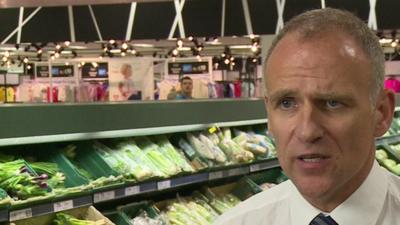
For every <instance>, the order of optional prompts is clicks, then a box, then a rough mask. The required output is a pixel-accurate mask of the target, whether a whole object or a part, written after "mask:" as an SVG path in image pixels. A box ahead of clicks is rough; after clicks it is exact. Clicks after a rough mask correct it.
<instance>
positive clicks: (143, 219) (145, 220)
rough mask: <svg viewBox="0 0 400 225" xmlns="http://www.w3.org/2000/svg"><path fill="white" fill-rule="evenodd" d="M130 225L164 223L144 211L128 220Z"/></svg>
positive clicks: (158, 224)
mask: <svg viewBox="0 0 400 225" xmlns="http://www.w3.org/2000/svg"><path fill="white" fill-rule="evenodd" d="M130 223H131V224H132V225H164V222H163V221H162V220H161V219H160V218H150V217H149V216H148V215H147V213H146V211H143V212H141V213H139V215H138V216H136V217H135V218H133V219H131V220H130Z"/></svg>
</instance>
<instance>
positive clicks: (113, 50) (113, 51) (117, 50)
mask: <svg viewBox="0 0 400 225" xmlns="http://www.w3.org/2000/svg"><path fill="white" fill-rule="evenodd" d="M110 52H111V53H121V49H111V50H110Z"/></svg>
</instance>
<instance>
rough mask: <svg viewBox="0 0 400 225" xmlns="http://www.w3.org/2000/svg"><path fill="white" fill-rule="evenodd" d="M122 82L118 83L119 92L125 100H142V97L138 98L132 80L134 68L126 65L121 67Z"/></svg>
mask: <svg viewBox="0 0 400 225" xmlns="http://www.w3.org/2000/svg"><path fill="white" fill-rule="evenodd" d="M121 75H122V77H123V79H122V81H120V82H119V83H118V90H119V92H120V94H121V97H122V99H123V100H140V99H141V96H139V97H138V96H137V95H138V92H137V91H135V88H134V84H133V80H132V66H131V65H130V64H128V63H124V64H122V66H121Z"/></svg>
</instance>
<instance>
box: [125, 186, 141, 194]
mask: <svg viewBox="0 0 400 225" xmlns="http://www.w3.org/2000/svg"><path fill="white" fill-rule="evenodd" d="M139 193H140V186H132V187H127V188H125V196H130V195H136V194H139Z"/></svg>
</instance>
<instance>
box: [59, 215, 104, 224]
mask: <svg viewBox="0 0 400 225" xmlns="http://www.w3.org/2000/svg"><path fill="white" fill-rule="evenodd" d="M53 223H54V224H55V225H106V224H107V223H106V221H105V220H104V219H100V220H97V221H91V220H80V219H77V218H75V217H73V216H71V215H68V214H66V213H57V214H56V218H55V219H54V221H53Z"/></svg>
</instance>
